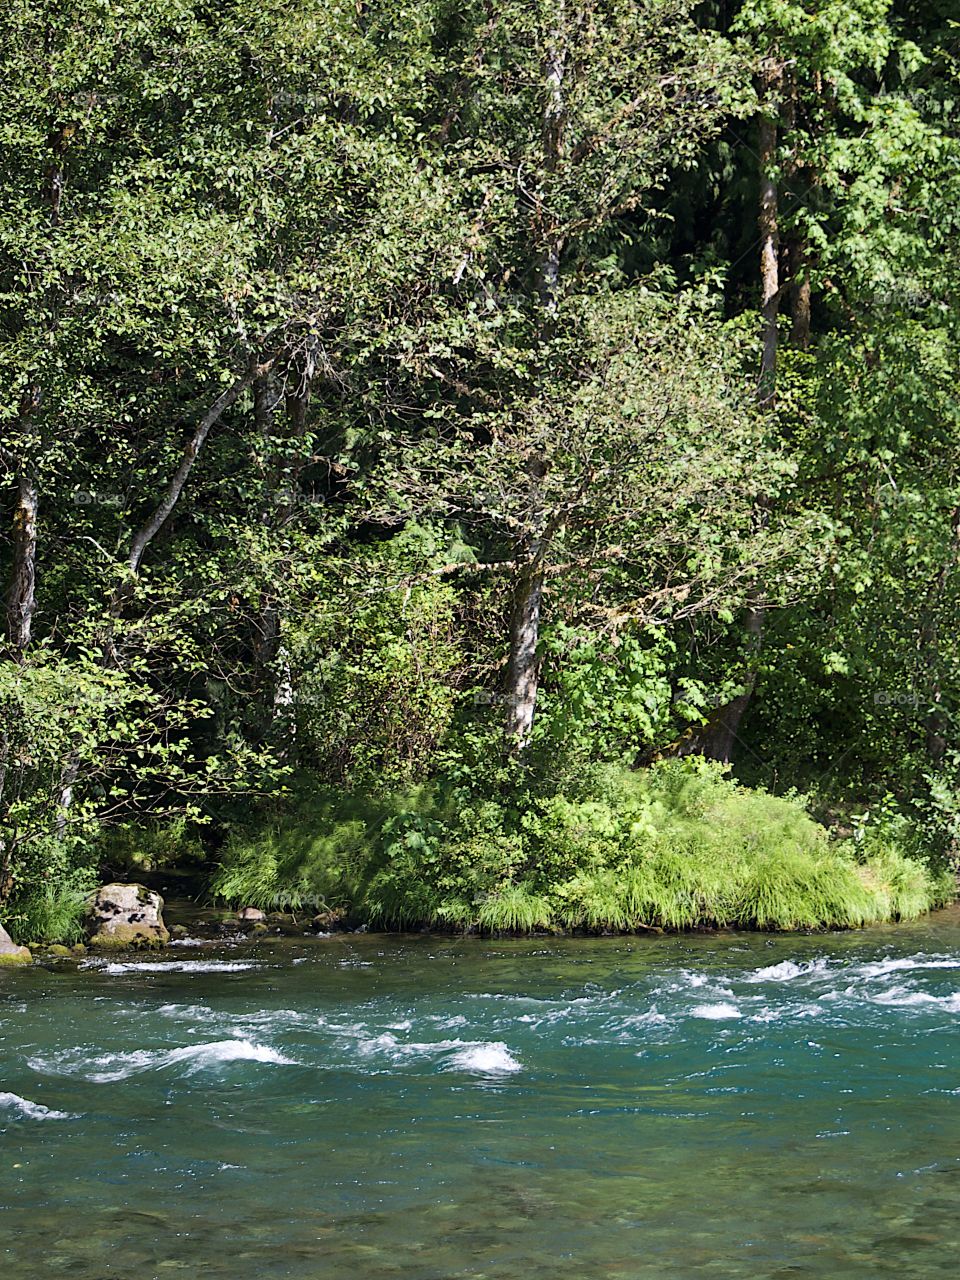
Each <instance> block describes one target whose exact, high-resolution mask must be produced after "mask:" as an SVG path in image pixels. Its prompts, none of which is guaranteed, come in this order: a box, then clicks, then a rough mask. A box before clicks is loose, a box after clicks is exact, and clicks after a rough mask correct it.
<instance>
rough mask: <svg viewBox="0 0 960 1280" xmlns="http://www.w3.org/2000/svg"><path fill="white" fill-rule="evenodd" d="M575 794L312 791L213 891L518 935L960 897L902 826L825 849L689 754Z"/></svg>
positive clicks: (802, 920) (239, 854) (900, 910)
mask: <svg viewBox="0 0 960 1280" xmlns="http://www.w3.org/2000/svg"><path fill="white" fill-rule="evenodd" d="M564 787H565V789H564V791H562V792H561V791H553V792H549V791H548V792H546V793H545V792H544V790H543V789H542V787H535V786H533V785H531V784H530V782H529V780H528V781H527V783H526V785H525V784H524V782H523V780H522V779H521V780H520V781H518V782H515V783H514V784H513V785H510V786H506V787H504V788H503V789H502V790H501V791H500V793H499V798H498V799H496V800H493V799H491V798H490V795H489V793H488V792H486V791H484V790H482V789H481V787H480V785H479V783H476V784H471V783H470V782H466V783H465V782H463V781H462V780H460V781H458V782H456V783H450V784H447V785H443V783H440V782H438V783H436V784H433V785H424V786H420V787H416V788H409V789H407V790H406V791H402V792H392V793H389V794H385V795H382V796H371V795H356V794H350V793H345V792H342V791H341V792H320V793H317V792H312V793H311V794H310V796H309V798H308V799H306V800H305V801H304V802H303V804H302V807H301V809H300V811H299V812H297V813H295V814H292V815H291V814H287V815H285V817H284V820H283V821H282V822H278V823H276V824H274V825H268V826H265V827H263V828H261V829H260V830H258V831H256V832H253V833H251V832H249V831H244V832H238V833H235V835H234V837H233V839H232V840H231V841H230V842H229V844H228V846H227V849H226V851H225V855H224V859H223V863H222V866H221V868H220V870H219V872H218V874H217V875H216V877H215V879H214V882H213V890H214V893H215V894H216V895H217V896H218V897H221V898H224V899H226V900H227V901H230V902H235V903H238V904H244V905H251V906H258V907H261V908H289V909H294V910H296V909H302V908H304V907H314V908H317V909H337V910H339V911H341V912H342V913H344V914H345V915H346V916H347V917H348V918H351V919H352V920H353V921H355V922H357V923H360V922H368V923H370V924H373V925H377V926H380V927H388V928H389V927H392V928H410V927H422V926H438V927H444V926H445V927H455V928H461V929H476V930H480V931H483V932H489V933H497V932H519V933H527V932H531V931H534V930H549V929H574V930H587V931H592V932H599V931H632V930H639V929H644V928H664V929H692V928H696V927H702V926H708V927H725V926H730V927H742V928H757V929H783V930H793V929H818V928H854V927H860V926H862V925H865V924H871V923H876V922H880V921H884V920H899V919H912V918H915V917H916V916H918V915H920V914H922V913H923V912H925V911H928V910H929V909H930V908H931V907H933V906H936V905H938V904H939V903H941V902H943V901H946V900H947V899H948V898H949V897H950V896H952V883H951V881H950V878H949V877H948V876H946V875H945V874H942V873H941V874H937V873H935V872H934V871H932V870H931V869H930V867H928V866H927V865H926V864H925V863H924V862H923V861H922V860H921V859H920V858H918V857H917V856H915V855H916V850H915V849H914V848H913V847H912V846H911V844H910V840H909V838H908V837H909V832H908V831H907V828H906V827H901V828H898V827H897V826H896V824H890V823H887V824H886V826H885V827H883V828H882V829H881V828H877V829H870V830H869V831H865V830H859V831H858V832H857V834H856V838H855V839H853V840H848V841H846V842H843V843H836V842H831V841H830V839H829V837H828V834H827V831H826V829H825V828H824V827H822V826H820V825H819V824H818V823H817V822H815V821H814V820H813V818H811V817H810V815H809V814H808V813H807V812H806V810H805V808H804V804H803V801H802V798H801V797H798V796H785V797H779V796H772V795H769V794H767V793H765V792H762V791H756V790H749V789H747V788H744V787H740V786H738V785H737V784H736V783H734V782H733V781H732V780H731V779H729V778H728V777H727V776H726V775H725V774H724V772H723V770H722V768H721V767H719V766H717V765H714V764H711V763H708V762H706V761H703V760H700V759H696V758H692V759H691V758H688V759H686V760H673V761H665V762H662V763H660V764H658V765H655V766H654V767H653V768H651V769H646V770H643V771H637V772H633V771H629V770H626V769H623V768H615V767H609V766H607V767H603V768H597V769H593V770H589V771H585V772H584V773H583V774H582V775H581V776H580V778H579V779H578V780H577V781H576V782H575V783H574V782H572V781H571V779H570V778H569V777H568V778H567V779H566V782H565V784H564Z"/></svg>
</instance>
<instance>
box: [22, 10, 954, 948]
mask: <svg viewBox="0 0 960 1280" xmlns="http://www.w3.org/2000/svg"><path fill="white" fill-rule="evenodd" d="M957 17H958V14H957V10H956V5H955V0H744V2H742V3H738V2H737V0H716V2H713V3H710V2H708V3H703V4H693V3H690V2H689V0H499V2H498V3H492V2H491V0H458V2H457V3H455V4H454V3H449V2H448V0H403V2H402V3H401V0H376V2H374V3H363V2H362V0H324V2H323V3H319V2H318V0H297V3H295V4H292V3H289V2H284V3H279V2H278V0H257V3H251V0H225V2H224V3H220V4H217V5H208V4H204V3H200V2H199V0H131V3H129V4H125V5H123V6H119V5H114V4H109V3H106V2H105V0H82V2H81V3H80V4H79V5H77V6H75V7H74V8H73V9H71V10H64V8H63V7H62V6H58V5H54V4H53V3H51V0H11V4H10V5H9V6H8V9H7V16H6V18H5V19H3V21H2V24H0V32H2V35H0V39H2V46H0V58H2V66H3V75H2V77H0V95H2V97H3V110H2V114H0V121H2V123H0V151H2V158H3V170H4V175H5V180H4V184H3V190H2V196H0V199H2V202H3V217H2V238H0V293H2V304H0V335H2V336H0V369H2V378H3V395H2V400H0V411H2V415H3V418H2V423H0V504H2V510H3V532H2V542H0V573H2V580H3V583H4V592H5V628H6V629H5V644H4V647H3V651H2V657H0V919H2V920H3V922H4V923H5V924H6V925H7V927H8V928H9V929H10V931H11V932H12V933H13V934H14V935H15V936H17V937H18V938H19V939H20V940H22V941H30V940H34V939H44V938H46V939H49V940H52V939H56V938H65V939H67V940H70V939H71V938H72V937H74V936H76V929H77V927H78V926H77V922H78V920H79V918H80V913H81V911H82V904H83V900H84V895H85V894H86V893H88V892H89V890H90V889H91V887H92V886H94V885H95V884H96V883H97V881H98V878H100V877H101V876H102V875H103V874H104V869H105V868H106V869H107V870H108V871H109V872H110V873H111V874H113V875H123V876H126V877H127V878H134V879H135V878H136V876H137V874H138V873H139V872H141V871H144V870H150V869H151V868H156V867H158V866H163V865H186V864H192V865H194V866H196V867H197V868H198V869H199V870H200V871H202V873H203V874H204V875H205V876H206V877H207V884H208V886H209V891H210V892H211V893H213V894H216V895H219V897H220V898H221V899H223V900H225V901H227V902H230V903H233V904H235V905H238V906H242V905H247V904H252V905H256V906H260V907H264V908H267V907H281V908H294V909H297V910H300V909H307V908H309V909H310V910H312V911H316V912H318V913H320V915H321V916H325V919H326V922H327V923H331V922H332V921H335V920H344V921H348V922H351V921H356V922H360V921H364V922H371V923H380V924H383V925H391V926H403V925H416V926H421V925H436V926H449V927H457V928H481V929H533V928H540V927H543V928H547V927H554V926H558V925H563V926H567V927H573V928H576V927H581V928H587V929H601V928H615V929H621V928H623V929H630V928H639V927H644V926H650V925H652V926H672V927H684V926H691V925H696V924H745V925H755V926H760V927H763V926H769V925H776V926H781V927H802V926H811V927H812V926H817V925H822V924H861V923H864V922H867V921H870V920H874V919H887V918H890V917H900V916H907V915H911V914H916V913H918V912H920V911H923V910H925V909H926V908H928V907H929V906H930V905H931V904H933V903H935V902H937V901H942V900H944V898H945V897H946V896H947V895H948V894H949V893H950V891H951V887H952V884H951V879H950V877H951V873H952V868H953V866H954V860H955V854H956V851H957V849H958V847H960V846H958V841H960V750H958V746H957V741H956V725H957V712H958V697H960V642H958V634H960V565H958V561H960V431H958V427H960V405H958V397H957V372H958V369H957V351H958V331H960V295H958V290H957V288H956V281H957V279H958V271H960V131H958V123H957V112H956V101H957V96H958V94H960V22H958V21H957Z"/></svg>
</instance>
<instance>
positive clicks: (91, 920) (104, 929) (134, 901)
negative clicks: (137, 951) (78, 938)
mask: <svg viewBox="0 0 960 1280" xmlns="http://www.w3.org/2000/svg"><path fill="white" fill-rule="evenodd" d="M162 912H163V899H162V898H161V897H160V895H159V893H153V892H152V891H151V890H150V889H145V888H144V886H143V885H142V884H105V885H103V887H102V888H100V889H98V890H97V892H96V893H95V894H94V895H93V897H92V898H90V900H89V902H88V903H87V931H88V933H89V935H90V945H91V946H92V947H100V948H110V949H113V948H121V947H139V948H144V947H162V946H165V945H166V943H168V942H169V941H170V934H169V933H168V931H167V928H166V926H165V925H164V923H163V915H162Z"/></svg>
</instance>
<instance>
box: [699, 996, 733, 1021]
mask: <svg viewBox="0 0 960 1280" xmlns="http://www.w3.org/2000/svg"><path fill="white" fill-rule="evenodd" d="M690 1015H691V1017H694V1018H707V1019H709V1020H711V1021H714V1022H719V1021H721V1020H722V1019H724V1018H740V1017H742V1016H743V1015H742V1014H741V1012H740V1010H739V1009H738V1008H737V1006H736V1005H735V1004H729V1003H728V1002H727V1001H725V1000H721V1001H718V1002H717V1003H716V1004H698V1005H696V1006H695V1007H694V1008H693V1009H691V1010H690Z"/></svg>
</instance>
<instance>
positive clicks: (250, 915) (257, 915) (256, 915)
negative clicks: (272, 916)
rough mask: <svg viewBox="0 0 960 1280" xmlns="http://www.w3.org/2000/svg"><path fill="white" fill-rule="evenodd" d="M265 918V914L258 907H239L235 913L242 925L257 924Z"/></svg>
mask: <svg viewBox="0 0 960 1280" xmlns="http://www.w3.org/2000/svg"><path fill="white" fill-rule="evenodd" d="M266 918H267V917H266V914H265V913H264V912H263V911H261V910H260V908H259V907H241V908H240V910H239V911H238V912H237V919H238V920H240V921H242V922H243V923H244V924H257V923H258V922H259V921H261V920H266Z"/></svg>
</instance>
